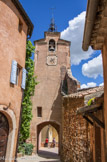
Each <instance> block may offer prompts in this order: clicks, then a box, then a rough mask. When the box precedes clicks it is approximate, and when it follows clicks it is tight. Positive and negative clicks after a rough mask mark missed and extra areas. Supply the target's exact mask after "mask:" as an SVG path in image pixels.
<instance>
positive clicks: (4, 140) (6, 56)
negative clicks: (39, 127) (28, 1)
mask: <svg viewBox="0 0 107 162" xmlns="http://www.w3.org/2000/svg"><path fill="white" fill-rule="evenodd" d="M32 31H33V24H32V22H31V21H30V19H29V17H28V16H27V14H26V12H25V11H24V9H23V7H22V6H21V4H20V2H19V1H18V0H0V158H1V160H0V161H2V162H3V161H5V160H6V161H7V162H12V161H14V160H15V152H16V145H17V138H18V130H19V119H20V112H21V103H22V95H23V90H24V89H25V79H26V70H25V59H26V40H27V36H31V35H32Z"/></svg>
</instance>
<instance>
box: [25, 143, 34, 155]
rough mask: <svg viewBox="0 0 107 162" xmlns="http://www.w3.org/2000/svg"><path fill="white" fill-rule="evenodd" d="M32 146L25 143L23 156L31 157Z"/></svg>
mask: <svg viewBox="0 0 107 162" xmlns="http://www.w3.org/2000/svg"><path fill="white" fill-rule="evenodd" d="M33 147H34V146H33V145H32V144H29V143H26V145H25V154H26V155H31V154H32V152H33Z"/></svg>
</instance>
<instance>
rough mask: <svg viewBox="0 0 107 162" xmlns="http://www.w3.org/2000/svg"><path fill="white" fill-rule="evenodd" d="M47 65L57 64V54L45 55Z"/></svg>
mask: <svg viewBox="0 0 107 162" xmlns="http://www.w3.org/2000/svg"><path fill="white" fill-rule="evenodd" d="M47 65H50V66H56V65H57V56H47Z"/></svg>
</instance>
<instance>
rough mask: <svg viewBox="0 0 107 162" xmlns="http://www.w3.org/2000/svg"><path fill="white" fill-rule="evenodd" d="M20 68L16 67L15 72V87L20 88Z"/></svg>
mask: <svg viewBox="0 0 107 162" xmlns="http://www.w3.org/2000/svg"><path fill="white" fill-rule="evenodd" d="M21 69H22V68H21V67H20V66H19V65H17V71H16V85H18V86H20V85H21V78H22V76H21Z"/></svg>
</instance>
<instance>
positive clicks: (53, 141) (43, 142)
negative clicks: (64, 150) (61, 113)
mask: <svg viewBox="0 0 107 162" xmlns="http://www.w3.org/2000/svg"><path fill="white" fill-rule="evenodd" d="M59 152H60V126H59V125H58V124H57V123H55V122H50V121H48V122H43V123H41V124H39V125H38V126H37V153H38V154H39V155H40V156H43V157H45V156H47V158H52V157H55V158H57V156H58V154H59Z"/></svg>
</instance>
